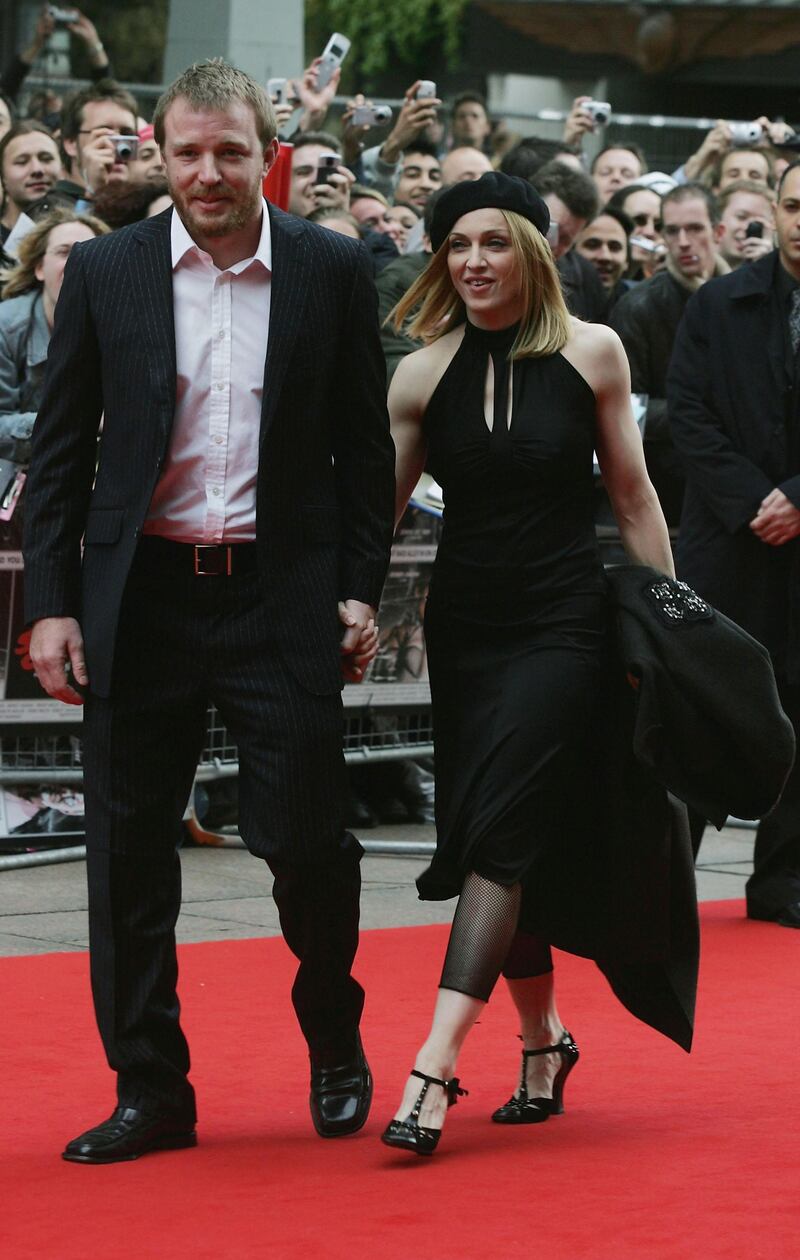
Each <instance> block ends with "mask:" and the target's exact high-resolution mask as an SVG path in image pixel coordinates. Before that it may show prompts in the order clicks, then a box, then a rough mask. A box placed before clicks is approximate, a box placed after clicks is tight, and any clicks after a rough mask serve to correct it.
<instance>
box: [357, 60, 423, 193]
mask: <svg viewBox="0 0 800 1260" xmlns="http://www.w3.org/2000/svg"><path fill="white" fill-rule="evenodd" d="M421 83H422V80H421V79H417V80H416V81H415V82H414V83H412V84H411V86H410V87H408V88H406V92H405V98H404V100H403V104H402V106H401V108H400V112H399V113H398V115H397V117H396V119H395V121H394V126H393V127H392V130H391V131H390V132H389V134H388V136H387V137H386V139H385V140H384V142H383V144H381V145H376V146H375V147H374V148H371V149H366V150H365V151H364V152H363V153H362V155H361V162H362V168H363V182H364V183H366V184H369V185H370V186H371V187H373V188H377V189H379V191H380V192H382V193H383V195H384V196H385V197H389V198H391V197H392V196H393V194H394V193H395V183H396V182H397V181H398V179H399V176H400V170H399V163H400V159H401V157H402V156H403V155H404V154H405V153H406V152H407V151H416V149H415V145H416V143H417V142H420V143H424V142H423V136H424V133H425V132H426V131H427V130H428V128H431V127H434V126H435V125H436V124H437V123H438V114H437V112H436V111H437V109H438V107H439V106H440V105H441V103H442V102H441V101H440V99H439V98H438V97H437V96H431V97H423V98H422V99H418V97H417V92H418V90H419V88H420V85H421ZM426 152H433V156H434V157H435V158H436V159H437V164H438V151H437V150H436V149H435V147H434V148H433V149H431V148H430V147H429V148H428V149H426ZM397 199H399V200H401V201H409V200H410V198H408V197H401V196H399V194H398V195H397ZM425 200H426V198H425V199H423V203H422V204H423V205H424V201H425ZM412 204H414V205H416V204H417V203H416V202H414V203H412ZM420 208H421V207H420Z"/></svg>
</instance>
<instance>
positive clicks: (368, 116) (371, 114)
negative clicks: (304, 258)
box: [351, 105, 392, 127]
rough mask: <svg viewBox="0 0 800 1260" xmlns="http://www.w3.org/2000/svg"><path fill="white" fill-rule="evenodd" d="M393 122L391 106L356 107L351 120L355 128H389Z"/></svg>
mask: <svg viewBox="0 0 800 1260" xmlns="http://www.w3.org/2000/svg"><path fill="white" fill-rule="evenodd" d="M391 121H392V110H391V107H390V106H389V105H356V107H355V109H354V110H353V117H352V119H351V122H352V124H353V126H354V127H388V125H389V123H390V122H391Z"/></svg>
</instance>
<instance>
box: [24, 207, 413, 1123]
mask: <svg viewBox="0 0 800 1260" xmlns="http://www.w3.org/2000/svg"><path fill="white" fill-rule="evenodd" d="M171 214H172V211H171V210H169V211H166V212H165V213H164V214H162V215H159V216H157V217H156V218H154V219H151V220H147V221H145V222H143V223H140V224H136V225H135V226H133V227H131V228H124V229H122V230H121V231H118V232H115V233H113V234H112V235H111V236H108V237H104V238H98V239H97V240H95V241H91V242H88V244H87V245H85V246H83V245H82V246H80V247H78V248H76V249H75V250H74V251H73V254H72V255H71V257H70V260H69V265H68V267H67V271H66V274H65V279H64V286H63V290H62V294H61V297H60V300H59V303H58V312H57V318H56V326H55V330H54V335H53V339H52V342H51V347H50V358H49V363H48V370H47V378H46V382H45V397H44V401H43V404H42V407H41V410H40V412H39V418H38V421H37V426H36V429H35V434H34V452H33V462H32V467H31V473H30V477H29V481H28V494H27V505H26V507H27V513H26V544H25V563H26V600H27V609H26V611H27V616H28V619H29V620H35V619H39V618H42V617H51V616H72V617H75V618H77V619H78V621H79V622H80V624H81V626H82V629H83V633H84V639H85V644H86V653H87V666H88V672H89V679H90V688H91V693H90V695H89V696H88V697H87V702H86V709H85V723H84V760H85V774H86V803H87V815H86V816H87V846H88V849H89V884H90V932H91V943H92V979H93V986H94V993H95V1003H96V1008H97V1015H98V1022H99V1025H100V1029H101V1033H102V1035H103V1039H104V1043H105V1046H106V1051H107V1054H108V1057H109V1061H110V1063H111V1065H112V1067H114V1068H115V1069H116V1070H117V1072H118V1073H119V1089H120V1101H121V1102H123V1103H124V1104H126V1105H129V1106H140V1107H141V1106H144V1107H147V1106H148V1105H152V1104H153V1103H154V1102H155V1103H157V1104H158V1105H159V1107H160V1108H162V1109H163V1108H164V1107H165V1106H167V1107H173V1108H175V1109H177V1110H180V1111H181V1112H183V1113H188V1111H190V1110H191V1111H193V1108H194V1100H193V1095H192V1092H191V1087H190V1086H189V1085H188V1082H187V1081H186V1072H187V1070H188V1051H187V1048H186V1045H185V1041H184V1039H183V1035H182V1033H181V1031H180V1027H179V1024H178V1006H177V998H176V996H175V972H176V967H175V947H174V932H173V928H174V921H175V917H176V915H177V911H178V905H179V901H180V874H179V864H178V861H177V856H176V840H177V837H178V834H179V825H180V818H181V815H182V812H183V808H184V805H185V802H186V800H187V797H188V793H189V790H190V786H191V781H192V777H193V774H194V768H195V766H196V762H197V756H198V753H199V750H200V747H201V745H202V740H203V734H204V715H205V711H206V706H207V704H208V701H209V700H210V699H211V700H214V701H215V703H216V704H217V706H218V708H219V709H220V711H221V713H222V716H223V718H224V719H225V720H226V722H227V724H228V727H229V729H230V731H231V734H232V736H233V738H234V739H235V741H236V742H237V744H238V746H239V754H240V827H241V831H242V835H243V837H244V838H245V840H246V842H247V845H248V847H249V848H250V850H251V852H253V853H254V854H256V855H258V856H261V857H264V858H265V859H266V860H267V861H268V862H269V864H270V866H271V868H272V870H273V872H274V874H275V876H276V883H275V899H276V902H277V904H278V907H279V910H280V914H281V923H282V926H283V929H284V934H285V936H286V939H287V941H288V943H289V945H290V946H291V948H292V949H293V950H294V952H295V953H296V954H297V956H298V957H299V958H300V960H301V966H300V969H299V971H298V977H297V981H296V983H295V988H294V991H293V996H294V1000H295V1008H296V1010H297V1014H298V1018H299V1020H300V1023H301V1026H302V1028H303V1031H304V1033H305V1035H306V1038H307V1040H308V1041H309V1043H310V1045H311V1046H312V1048H316V1049H324V1046H325V1044H326V1042H329V1043H330V1044H331V1045H332V1046H334V1047H335V1046H336V1045H337V1044H343V1043H344V1041H346V1040H347V1038H348V1036H352V1032H353V1030H354V1028H355V1027H356V1026H357V1023H358V1018H359V1016H360V1011H361V1006H362V1003H363V993H362V991H361V989H360V987H359V986H358V985H357V984H356V982H355V981H354V980H353V979H352V978H351V977H350V975H349V970H350V964H351V962H352V958H353V955H354V953H355V948H356V943H357V924H358V888H359V877H358V860H359V857H360V847H359V846H358V844H357V842H356V841H355V840H354V839H353V837H351V836H348V835H347V834H346V833H345V832H344V830H343V826H342V796H343V790H342V789H343V783H342V776H343V761H342V754H341V730H342V718H341V699H340V695H339V692H340V689H341V664H340V654H339V638H340V631H341V626H340V623H339V621H338V616H337V600H340V599H341V600H344V599H348V598H352V599H357V600H361V601H363V602H364V603H368V604H372V605H377V603H378V599H379V596H380V591H381V587H382V584H383V579H384V576H385V572H386V566H387V563H388V555H389V547H390V542H391V523H392V511H393V487H394V481H393V452H392V446H391V440H390V438H389V434H388V421H387V416H386V408H385V391H384V366H383V357H382V354H381V350H380V343H379V335H378V327H377V318H376V297H375V292H374V287H373V285H372V281H371V278H370V266H369V261H368V259H367V257H366V254H365V251H364V249H363V247H362V246H360V245H358V244H354V243H353V242H352V241H349V240H347V239H346V238H344V237H341V236H338V235H336V234H335V233H331V232H327V231H325V230H324V229H320V228H317V227H315V226H313V225H311V224H308V223H306V222H305V221H303V220H301V219H297V218H295V217H293V216H290V215H286V214H283V213H282V212H280V211H278V210H275V209H274V208H272V207H270V224H271V234H272V249H273V272H272V282H271V310H270V326H269V341H268V350H267V358H266V364H265V379H264V393H263V403H262V411H261V437H260V454H259V467H258V476H257V482H256V500H257V509H256V535H257V539H256V542H257V552H258V572H257V573H250V574H242V575H241V576H239V577H233V578H216V577H212V578H196V577H194V576H193V575H191V574H187V575H182V576H181V575H176V574H174V573H171V572H169V571H168V570H165V572H164V574H163V576H159V575H158V574H157V573H156V574H155V575H154V573H153V571H152V566H151V565H149V564H148V565H147V566H145V565H143V563H142V561H143V558H144V550H145V549H144V546H143V545H140V541H139V540H140V537H141V533H142V526H143V524H144V521H145V519H146V514H147V510H148V506H149V503H150V499H151V496H152V494H153V490H154V487H155V485H156V482H157V480H158V478H159V475H160V472H161V470H162V467H163V464H164V460H165V457H166V454H167V450H168V443H169V438H170V430H171V425H172V421H173V416H174V411H175V391H176V361H175V334H174V323H173V295H172V267H171V255H170V218H171ZM234 335H235V334H234ZM101 413H102V414H103V415H104V427H103V435H102V440H101V444H100V457H99V464H98V467H97V475H96V479H95V480H94V485H93V484H92V482H93V475H94V470H95V447H96V434H97V428H98V422H99V420H100V416H101ZM234 421H235V417H234ZM84 534H85V553H84V557H83V563H82V565H81V557H80V543H81V537H82V536H83V535H84ZM198 541H200V540H199V539H198Z"/></svg>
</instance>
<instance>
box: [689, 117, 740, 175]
mask: <svg viewBox="0 0 800 1260" xmlns="http://www.w3.org/2000/svg"><path fill="white" fill-rule="evenodd" d="M730 147H731V129H730V127H729V126H728V124H727V123H726V122H725V119H724V118H718V119H717V125H716V127H712V128H711V130H710V131H709V132H708V134H707V136H706V138H705V140H704V141H703V143H702V144H701V145H700V148H699V149H698V150H697V152H696V153H693V154H692V156H691V157H690V158H688V159H687V160H686V162H685V164H684V168H683V169H684V171H685V173H686V178H687V179H689V180H692V179H699V178H700V176H701V175H702V173H703V171H704V170H705V169H706V167H707V166H711V164H712V163H713V162H716V160H717V158H718V157H721V156H722V154H723V153H727V152H728V150H729V149H730Z"/></svg>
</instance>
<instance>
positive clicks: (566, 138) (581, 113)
mask: <svg viewBox="0 0 800 1260" xmlns="http://www.w3.org/2000/svg"><path fill="white" fill-rule="evenodd" d="M591 101H592V98H591V96H576V97H575V100H574V101H573V102H572V108H571V109H570V111H569V114H568V115H567V117H566V119H565V121H564V130H563V132H562V135H561V139H562V141H563V142H564V144H569V145H572V144H577V145H580V144H581V143H582V141H583V137H584V136H585V135H586V134H587V132H588V133H589V134H590V135H591V133H592V132H593V131H594V120H593V118H592V115H591V114H590V113H589V111H588V110H587V109H586V106H587V105H588V104H590V103H591Z"/></svg>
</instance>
